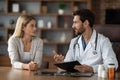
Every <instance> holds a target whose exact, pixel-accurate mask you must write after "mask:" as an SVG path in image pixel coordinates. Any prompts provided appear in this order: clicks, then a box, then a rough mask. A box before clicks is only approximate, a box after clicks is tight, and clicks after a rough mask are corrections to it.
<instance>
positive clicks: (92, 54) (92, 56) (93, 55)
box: [87, 50, 101, 59]
mask: <svg viewBox="0 0 120 80" xmlns="http://www.w3.org/2000/svg"><path fill="white" fill-rule="evenodd" d="M99 57H101V54H100V52H99V51H96V50H91V51H89V52H88V55H87V59H96V58H99Z"/></svg>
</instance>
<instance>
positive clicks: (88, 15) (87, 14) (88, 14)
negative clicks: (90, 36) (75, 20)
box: [73, 9, 95, 27]
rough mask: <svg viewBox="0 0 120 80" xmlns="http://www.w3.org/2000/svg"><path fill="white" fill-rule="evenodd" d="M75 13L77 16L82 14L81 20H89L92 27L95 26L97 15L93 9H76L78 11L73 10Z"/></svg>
mask: <svg viewBox="0 0 120 80" xmlns="http://www.w3.org/2000/svg"><path fill="white" fill-rule="evenodd" d="M73 15H74V16H76V15H78V16H80V20H81V21H82V22H84V21H85V20H88V21H89V25H90V27H93V25H94V20H95V16H94V14H93V13H92V11H90V10H89V9H79V10H76V11H74V12H73Z"/></svg>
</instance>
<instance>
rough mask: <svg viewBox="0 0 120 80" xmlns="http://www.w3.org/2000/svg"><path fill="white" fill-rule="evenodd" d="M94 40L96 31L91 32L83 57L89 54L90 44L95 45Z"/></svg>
mask: <svg viewBox="0 0 120 80" xmlns="http://www.w3.org/2000/svg"><path fill="white" fill-rule="evenodd" d="M95 38H96V31H95V30H93V33H92V36H91V38H90V41H89V42H88V44H87V46H86V48H85V51H84V52H83V54H84V55H86V54H87V53H89V50H90V49H91V48H92V44H95Z"/></svg>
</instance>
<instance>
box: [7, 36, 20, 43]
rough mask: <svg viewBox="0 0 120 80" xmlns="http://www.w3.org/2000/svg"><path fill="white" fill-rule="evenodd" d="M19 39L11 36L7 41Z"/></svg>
mask: <svg viewBox="0 0 120 80" xmlns="http://www.w3.org/2000/svg"><path fill="white" fill-rule="evenodd" d="M19 40H20V38H17V37H13V36H11V37H10V38H9V40H8V41H10V42H11V41H19Z"/></svg>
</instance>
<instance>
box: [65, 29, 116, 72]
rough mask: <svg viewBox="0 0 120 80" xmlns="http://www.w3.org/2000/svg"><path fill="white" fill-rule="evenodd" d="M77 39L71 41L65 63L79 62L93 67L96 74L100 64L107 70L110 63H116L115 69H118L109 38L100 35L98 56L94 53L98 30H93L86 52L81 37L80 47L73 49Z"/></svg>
mask: <svg viewBox="0 0 120 80" xmlns="http://www.w3.org/2000/svg"><path fill="white" fill-rule="evenodd" d="M76 39H77V37H76V38H74V39H72V40H71V43H70V47H69V50H68V52H67V54H66V57H65V59H64V61H65V62H67V61H74V60H78V61H79V62H80V63H81V64H86V65H89V66H92V67H93V70H94V72H95V73H96V72H97V70H98V65H99V64H103V65H104V67H105V69H106V70H107V66H108V64H110V63H114V64H115V68H116V69H117V68H118V61H117V59H116V55H115V53H114V51H113V49H112V45H111V42H110V40H109V39H108V38H106V37H105V36H103V35H101V34H99V33H98V39H97V47H96V52H97V53H96V54H94V53H93V51H95V39H96V30H93V33H92V36H91V38H90V41H89V42H88V44H87V46H86V48H85V50H83V47H82V40H81V36H80V38H79V40H78V43H79V46H80V47H79V48H78V47H77V45H76V46H75V49H74V48H73V46H74V43H75V41H76ZM74 51H75V52H74Z"/></svg>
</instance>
